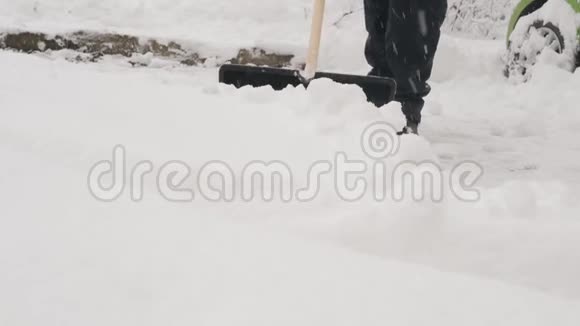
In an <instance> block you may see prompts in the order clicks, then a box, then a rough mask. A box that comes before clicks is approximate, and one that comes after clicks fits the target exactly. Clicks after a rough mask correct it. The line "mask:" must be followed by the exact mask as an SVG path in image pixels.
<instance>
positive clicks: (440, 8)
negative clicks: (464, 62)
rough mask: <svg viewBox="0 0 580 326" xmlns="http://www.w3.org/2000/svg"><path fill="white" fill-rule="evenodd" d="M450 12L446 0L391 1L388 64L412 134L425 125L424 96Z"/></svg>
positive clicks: (387, 34) (387, 38) (387, 49)
mask: <svg viewBox="0 0 580 326" xmlns="http://www.w3.org/2000/svg"><path fill="white" fill-rule="evenodd" d="M446 11H447V1H446V0H390V2H389V10H388V14H389V16H388V18H387V20H388V25H387V28H386V31H385V33H386V37H385V46H386V51H385V55H386V61H387V66H388V67H389V68H390V70H391V73H392V74H393V77H394V78H395V79H396V80H397V84H398V90H397V93H398V97H399V98H401V97H402V98H403V113H404V114H405V116H406V117H407V127H408V128H409V129H410V130H408V131H410V132H414V133H416V132H417V128H418V125H419V124H420V123H421V110H422V109H423V105H424V101H423V97H424V96H426V95H427V94H428V93H429V91H430V87H429V85H428V84H427V81H428V80H429V78H430V77H431V70H432V68H433V59H434V57H435V52H436V50H437V45H438V43H439V38H440V35H441V25H442V24H443V20H444V19H445V14H446Z"/></svg>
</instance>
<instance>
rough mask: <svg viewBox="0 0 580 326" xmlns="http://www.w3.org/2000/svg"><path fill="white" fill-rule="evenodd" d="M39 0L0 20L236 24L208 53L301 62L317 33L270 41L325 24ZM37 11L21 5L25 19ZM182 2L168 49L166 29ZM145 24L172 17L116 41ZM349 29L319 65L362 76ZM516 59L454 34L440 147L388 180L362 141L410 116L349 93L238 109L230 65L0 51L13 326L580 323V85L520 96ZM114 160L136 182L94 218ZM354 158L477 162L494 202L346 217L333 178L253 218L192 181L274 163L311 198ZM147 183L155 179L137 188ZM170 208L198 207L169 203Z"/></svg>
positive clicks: (407, 152)
mask: <svg viewBox="0 0 580 326" xmlns="http://www.w3.org/2000/svg"><path fill="white" fill-rule="evenodd" d="M37 3H38V4H39V6H40V7H39V8H38V9H37V11H36V12H37V14H36V15H38V16H37V18H38V19H28V20H27V21H26V19H24V18H22V17H24V16H25V15H24V16H22V15H20V16H19V15H17V14H14V15H10V14H8V12H7V11H2V12H1V14H2V15H5V16H6V17H8V18H10V19H12V20H2V22H3V23H4V24H6V25H7V26H8V27H10V28H17V27H23V26H24V25H26V27H31V26H36V27H37V28H39V29H44V28H45V27H46V28H47V30H46V31H47V32H48V31H50V32H55V31H56V30H57V29H58V28H68V27H70V26H75V24H76V23H79V24H81V23H82V24H86V25H85V27H89V26H91V25H92V27H93V28H95V29H100V28H104V29H109V28H111V29H115V28H117V27H122V28H134V29H135V30H136V31H137V32H138V33H140V34H141V35H146V34H148V33H149V32H151V31H157V32H159V33H160V34H163V35H166V36H168V37H169V36H170V35H173V36H176V35H186V31H187V29H186V28H185V27H186V26H193V25H190V24H199V26H198V27H200V28H201V27H203V26H205V25H202V23H201V22H208V21H209V19H208V17H214V18H215V17H223V19H220V20H218V19H214V20H215V21H213V22H211V23H210V24H209V25H207V26H208V29H206V30H205V31H211V32H207V34H203V33H201V34H196V35H195V36H193V37H198V35H203V36H202V37H204V39H199V41H200V42H202V41H203V40H208V41H212V42H213V41H215V42H218V43H219V42H223V44H225V45H228V43H227V42H228V40H232V39H236V40H237V41H240V42H254V41H256V42H260V41H262V40H268V42H270V40H273V41H272V42H277V43H278V44H293V46H302V43H301V42H302V40H301V38H302V37H303V36H302V35H301V33H302V31H300V30H296V29H288V30H287V33H282V34H280V33H277V31H276V30H275V28H274V26H277V27H280V26H282V25H283V26H285V27H288V26H291V25H292V26H296V25H300V24H306V21H307V19H306V16H307V15H308V14H307V13H304V12H303V11H302V12H301V13H299V11H300V10H299V9H297V8H298V7H300V6H301V5H303V6H304V7H306V6H307V5H308V6H309V1H300V2H293V3H294V4H295V5H294V6H290V3H289V2H288V3H287V5H286V6H284V5H282V4H281V3H283V2H272V1H261V0H254V1H250V2H247V3H245V6H239V5H238V6H234V5H232V3H231V2H229V5H228V6H225V2H215V1H213V2H211V1H207V2H202V1H199V2H197V1H196V2H195V3H193V2H189V3H186V2H179V1H166V2H162V1H134V2H131V1H117V2H113V1H99V2H96V1H93V2H90V6H89V5H88V4H87V3H88V2H87V1H78V2H70V3H67V4H65V3H63V2H61V1H52V2H51V1H38V2H37ZM212 3H213V4H214V5H213V7H212ZM221 3H224V6H222V7H220V6H219V4H221ZM31 4H33V1H18V2H14V1H10V2H6V6H7V7H8V8H11V9H14V10H15V12H17V13H22V12H23V11H18V10H21V9H22V8H28V7H27V6H28V5H31ZM49 4H50V6H49ZM202 4H204V6H202ZM350 4H351V2H348V1H337V2H329V5H330V7H331V8H335V9H336V8H338V7H340V6H345V8H346V7H348V6H349V5H350ZM73 5H75V6H76V7H75V6H73ZM178 5H182V7H181V12H182V13H181V14H180V15H177V16H175V17H174V21H175V24H174V25H173V27H174V28H175V30H173V31H170V28H171V26H169V25H168V24H165V23H162V21H165V20H167V21H169V19H168V17H169V16H171V15H175V12H173V11H174V10H176V9H175V8H177V7H176V6H178ZM42 6H44V7H42ZM67 6H71V7H67ZM139 6H143V8H155V9H157V10H158V16H157V15H152V17H153V16H154V17H157V18H156V19H158V20H151V25H147V24H146V23H145V22H146V21H147V20H143V25H137V24H134V22H135V21H133V22H131V21H126V22H125V23H126V25H125V26H120V25H114V23H113V21H116V22H117V23H121V22H122V20H120V19H118V17H125V16H123V15H126V14H127V13H131V12H132V11H131V10H133V9H134V8H137V7H139ZM148 6H149V7H148ZM164 6H165V7H164ZM43 8H44V9H43ZM63 8H68V9H67V10H69V11H70V13H69V14H68V16H67V17H66V19H65V18H63V19H62V20H58V24H59V26H57V23H56V21H54V20H52V17H55V16H51V14H49V13H51V12H52V13H62V12H63V11H62V10H63ZM71 8H73V9H74V10H72V9H71ZM164 8H165V9H166V11H163V9H164ZM187 8H189V10H186V9H187ZM251 8H260V10H263V11H262V12H258V13H256V12H253V11H252V10H251ZM341 8H342V7H341ZM193 9H197V10H193ZM335 9H332V10H335ZM123 10H125V11H123ZM332 10H331V12H335V13H336V12H338V11H332ZM170 11H172V12H173V13H172V14H171V15H170V14H169V12H170ZM236 11H237V15H236ZM246 11H247V13H250V12H251V15H247V16H244V15H243V14H244V13H246ZM79 12H80V13H79ZM143 12H151V13H152V12H153V11H148V10H144V11H143ZM188 13H189V14H188ZM210 13H212V14H211V15H210ZM89 15H94V16H93V18H94V19H88V17H89ZM115 15H117V16H115ZM164 15H167V16H164ZM197 15H199V16H197ZM30 17H34V16H28V18H30ZM62 17H64V16H62ZM115 17H117V18H115ZM139 17H140V16H139V15H137V14H136V15H135V17H134V19H135V20H138V19H141V18H139ZM191 17H198V18H199V19H198V20H197V21H196V20H195V19H192V18H191ZM281 17H286V19H287V20H282V19H281ZM108 19H110V21H107V20H108ZM345 19H346V20H345ZM345 19H343V20H341V22H340V23H339V24H338V27H336V28H334V29H333V28H327V29H325V40H332V41H336V42H331V41H326V42H325V47H324V49H323V61H322V64H323V67H325V69H331V70H336V71H345V72H364V71H366V70H367V69H368V67H367V66H366V64H365V61H364V58H363V53H362V46H363V44H364V31H363V27H362V21H361V17H360V15H359V16H354V15H351V16H348V17H346V18H345ZM331 21H332V20H330V21H329V22H331ZM51 24H52V25H51ZM212 24H213V25H212ZM237 24H240V26H247V27H248V29H247V30H245V31H243V30H240V29H239V28H236V26H238V25H237ZM218 25H219V26H222V27H223V28H224V29H223V30H221V31H222V33H219V32H215V31H216V29H214V28H217V27H216V26H218ZM50 26H52V27H50ZM345 27H348V28H345ZM351 27H352V28H351ZM302 28H303V29H306V28H307V26H303V27H302ZM217 30H219V29H217ZM174 32H175V33H174ZM179 33H183V34H179ZM257 35H261V36H260V37H257ZM212 36H213V37H212ZM193 37H192V38H193ZM238 37H239V39H238ZM210 39H211V40H210ZM214 44H215V43H214ZM272 44H273V43H272ZM298 44H300V45H298ZM503 51H504V43H503V42H502V41H474V40H466V39H458V38H454V37H450V36H447V35H446V36H444V37H443V39H442V42H441V45H440V49H439V52H438V55H437V59H436V65H435V66H436V68H435V71H434V74H433V80H432V86H433V93H432V94H431V95H430V96H429V97H428V98H427V106H426V108H425V118H424V123H423V125H422V127H421V133H422V136H421V137H416V136H405V137H402V138H400V139H399V141H400V143H399V144H398V145H399V150H398V151H397V152H396V153H393V155H392V156H390V157H388V158H386V159H380V160H378V161H377V160H375V159H371V158H370V157H369V156H368V155H367V154H368V153H366V154H365V151H364V148H361V145H362V144H361V135H362V134H364V132H363V131H364V130H365V128H367V127H369V126H372V125H374V124H376V123H383V124H384V123H388V124H389V125H391V126H392V127H393V128H399V127H401V126H402V125H403V123H404V118H403V116H402V115H401V113H400V105H399V104H396V103H393V104H389V105H387V106H385V107H383V108H381V109H376V108H374V107H373V106H372V105H370V104H368V103H366V102H365V98H364V95H363V94H362V92H361V91H360V90H359V89H357V88H356V87H353V86H343V85H337V84H333V83H331V82H330V81H327V80H320V81H316V82H314V83H313V84H312V85H311V87H310V88H309V89H308V90H304V89H302V88H289V89H286V90H284V91H282V92H274V91H272V90H271V89H268V88H261V89H242V90H236V89H234V88H232V87H229V86H224V85H218V84H217V81H216V79H217V78H216V77H217V69H216V68H192V67H183V66H179V65H176V64H174V63H168V62H162V61H159V60H157V59H151V58H149V59H148V60H144V62H146V63H147V64H148V67H144V68H139V69H135V68H132V67H131V66H130V65H129V64H128V63H126V62H125V61H122V60H120V59H118V58H114V57H105V58H103V59H102V60H101V61H100V62H98V63H92V64H73V63H70V62H68V61H67V58H70V57H71V56H72V55H74V54H71V53H70V52H59V53H50V54H41V55H34V56H28V55H24V54H17V53H11V52H0V71H2V74H0V115H1V116H2V117H3V118H2V119H0V157H2V160H0V169H1V171H3V172H2V173H1V174H0V198H2V200H1V204H0V207H1V214H0V262H1V263H0V289H1V291H0V324H1V325H18V326H20V325H26V326H29V325H30V326H32V325H39V324H42V325H47V326H50V325H119V326H127V325H159V324H168V325H232V324H236V325H317V326H320V325H355V324H356V325H358V324H361V325H391V324H392V325H445V326H454V325H509V326H516V325H517V326H528V325H538V326H544V325H578V324H579V323H580V303H579V300H580V282H579V281H578V275H580V221H579V220H578V216H580V214H579V213H580V202H578V200H577V197H578V196H577V194H578V193H579V191H580V169H579V167H578V161H579V160H580V143H579V141H578V139H580V138H579V137H580V134H579V133H580V112H579V111H578V110H577V108H578V103H580V93H578V90H579V89H580V73H578V72H576V73H570V72H567V71H564V70H561V69H558V68H556V67H553V66H551V65H547V64H544V63H543V62H540V64H539V66H538V67H537V69H536V71H535V72H534V77H533V78H532V79H531V80H530V82H528V83H526V84H522V85H512V84H510V83H509V82H508V81H506V80H505V79H504V78H503V76H502V74H501V70H502V66H503V64H502V62H501V55H502V54H503ZM118 145H120V146H122V148H123V149H124V151H125V159H126V160H125V165H124V166H125V170H124V172H125V173H124V174H123V173H121V174H119V175H117V176H116V177H118V178H119V179H116V178H113V177H112V176H110V175H109V177H106V178H103V179H104V180H102V181H103V185H105V186H106V185H109V184H111V182H113V181H114V180H124V181H125V183H122V184H124V185H125V188H123V189H122V190H123V191H122V192H121V194H120V196H119V197H118V198H117V199H116V200H113V201H112V202H104V201H101V200H97V199H96V198H94V197H93V195H92V194H91V191H92V188H91V187H90V185H89V180H90V171H91V168H93V167H95V166H97V165H98V164H101V163H103V162H105V163H106V161H111V160H112V159H113V150H114V148H121V147H116V146H118ZM379 145H380V143H379ZM339 155H346V156H347V157H348V158H349V159H350V160H359V161H360V162H362V163H366V164H374V163H377V162H379V163H384V164H386V166H387V167H389V168H392V167H393V166H396V165H400V164H402V163H405V162H415V163H419V162H429V163H431V164H433V165H435V166H436V167H438V168H440V169H441V174H442V175H443V176H444V177H445V178H447V177H449V176H450V175H452V174H453V171H454V169H455V168H456V167H458V166H461V165H462V163H468V162H471V163H474V162H475V163H477V166H479V167H481V168H483V176H482V177H481V179H479V180H478V181H477V182H476V184H475V187H474V189H472V190H477V192H478V193H479V199H478V200H476V201H465V200H460V198H459V197H458V196H457V194H456V193H453V189H454V188H453V183H451V182H449V183H447V182H446V183H445V185H444V186H443V187H442V190H443V198H441V200H432V199H431V198H429V197H430V196H429V195H433V193H429V192H428V191H427V190H429V189H428V188H423V190H425V192H426V193H425V194H426V195H427V196H426V198H423V199H422V200H420V199H419V200H416V199H414V198H412V197H405V198H403V199H404V200H401V201H399V200H397V199H396V198H393V193H392V192H393V191H396V190H397V189H402V188H404V187H403V186H404V185H405V184H404V183H398V182H397V180H396V179H393V180H390V181H391V182H392V186H393V187H392V188H390V189H389V190H388V191H387V196H386V197H385V198H384V199H383V200H379V201H377V200H374V198H372V196H371V194H370V193H367V194H366V196H364V197H363V198H361V199H359V200H354V201H352V202H349V201H346V200H342V199H341V198H340V196H337V193H336V191H337V189H336V187H335V182H336V181H335V180H334V179H333V175H331V174H330V175H324V176H323V177H321V178H320V179H319V180H318V181H319V185H320V191H319V192H318V193H317V194H316V196H315V198H312V199H311V200H308V201H299V200H290V201H289V202H284V201H283V200H280V199H275V200H273V201H271V202H265V201H262V200H259V199H254V200H249V201H247V200H243V198H241V197H240V188H239V187H233V189H234V190H235V192H234V193H233V195H234V200H233V201H231V202H213V201H211V200H208V199H207V198H205V197H204V196H203V195H202V192H201V190H200V189H198V187H197V183H196V179H199V175H200V174H199V172H200V171H203V170H204V166H205V165H206V164H208V163H212V162H213V163H215V162H223V163H227V164H228V166H229V167H230V168H231V170H232V171H233V172H234V175H235V176H236V177H238V176H239V175H240V174H241V173H242V171H243V170H244V167H247V166H248V164H249V163H252V162H254V163H255V162H278V163H283V164H286V165H287V166H288V167H290V168H291V171H292V172H293V178H292V179H290V181H292V185H293V186H294V187H295V189H299V188H300V187H302V186H305V180H306V177H307V176H308V175H309V172H310V171H309V168H310V167H311V166H312V164H313V163H314V162H320V161H328V162H334V161H333V160H335V159H336V158H337V157H338V156H339ZM99 162H101V163H99ZM179 162H181V163H182V164H185V165H187V167H189V169H190V170H189V171H186V172H189V173H185V174H186V175H188V177H187V178H185V180H184V181H183V182H178V181H179V180H178V179H175V177H176V174H174V175H167V176H166V177H167V178H168V179H170V180H174V182H173V183H170V184H168V185H165V186H167V187H165V188H162V186H161V185H160V184H158V179H159V175H160V172H162V171H164V167H166V166H167V165H168V164H174V165H175V164H177V165H179V164H180V163H179ZM143 164H145V165H143ZM147 164H150V165H151V167H152V171H151V172H149V173H145V174H144V177H143V179H139V178H131V175H132V173H135V171H138V169H137V168H136V167H141V168H143V167H146V166H147ZM99 166H102V164H101V165H99ZM417 172H418V169H415V170H412V173H417ZM123 176H124V178H123ZM178 176H179V173H177V177H178ZM364 177H365V178H367V179H365V180H366V181H369V182H371V181H373V180H376V178H373V176H372V175H365V176H364ZM161 179H163V178H161ZM136 180H137V181H136ZM141 180H142V183H139V182H140V181H141ZM175 180H177V181H175ZM282 180H283V181H284V182H281V183H282V185H283V186H285V187H289V186H291V184H290V183H289V182H285V181H287V180H286V179H282ZM234 181H237V179H236V180H234ZM135 182H137V183H135ZM233 183H234V182H232V184H233ZM113 184H115V183H113ZM369 184H370V183H369ZM212 185H213V186H218V187H219V186H220V184H219V182H218V183H215V184H213V183H212ZM228 185H230V184H229V183H228V182H223V183H222V184H221V186H228ZM351 186H352V185H351ZM451 188H452V189H451ZM263 189H265V187H263V188H262V189H258V190H263ZM188 190H191V191H193V192H189V191H188ZM167 192H169V193H172V194H173V195H176V194H178V195H179V196H180V199H181V201H180V202H176V201H168V200H166V198H164V195H165V194H166V193H167ZM139 194H140V195H142V196H141V197H140V200H132V198H131V197H132V196H137V197H139ZM191 194H193V198H191V197H189V196H190V195H191ZM137 199H139V198H137ZM174 199H175V198H174Z"/></svg>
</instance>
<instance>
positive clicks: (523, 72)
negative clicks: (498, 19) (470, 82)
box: [505, 0, 580, 81]
mask: <svg viewBox="0 0 580 326" xmlns="http://www.w3.org/2000/svg"><path fill="white" fill-rule="evenodd" d="M579 44H580V0H521V1H520V2H519V3H518V5H517V6H516V8H515V10H514V12H513V15H512V17H511V19H510V23H509V29H508V37H507V46H508V54H507V60H506V62H507V65H506V69H505V74H506V76H507V77H510V78H517V79H519V80H521V81H527V80H528V79H529V78H530V76H531V71H530V67H532V66H533V65H534V64H535V63H536V62H537V60H538V57H539V56H540V55H542V54H543V52H544V51H545V50H546V49H550V50H552V51H553V52H555V53H556V54H557V55H556V56H554V58H557V59H555V61H556V64H557V65H558V66H560V67H562V68H564V69H568V70H570V71H573V70H574V69H575V68H576V67H577V66H579V65H580V46H579Z"/></svg>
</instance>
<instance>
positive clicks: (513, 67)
mask: <svg viewBox="0 0 580 326" xmlns="http://www.w3.org/2000/svg"><path fill="white" fill-rule="evenodd" d="M567 46H568V44H566V41H565V38H564V36H563V35H562V32H561V31H560V28H558V27H557V26H556V25H554V24H553V23H551V22H544V21H542V20H536V21H535V22H534V23H532V24H531V25H530V26H529V27H528V29H527V32H526V34H525V35H524V36H523V37H521V38H519V40H517V41H513V42H510V44H509V47H508V55H507V60H506V61H507V64H506V67H505V70H504V73H505V75H506V77H508V78H510V79H511V80H514V81H516V82H526V81H528V80H529V79H530V78H531V70H532V69H531V68H532V67H533V66H534V65H535V64H536V62H537V59H538V56H539V55H540V54H542V52H543V51H544V50H546V49H548V48H550V49H551V50H552V51H554V52H556V53H557V54H559V55H563V56H564V58H563V61H564V63H563V65H564V66H566V67H569V69H570V70H573V69H574V67H575V66H576V57H575V55H574V54H575V53H576V50H575V49H574V51H566V50H567V48H566V47H567Z"/></svg>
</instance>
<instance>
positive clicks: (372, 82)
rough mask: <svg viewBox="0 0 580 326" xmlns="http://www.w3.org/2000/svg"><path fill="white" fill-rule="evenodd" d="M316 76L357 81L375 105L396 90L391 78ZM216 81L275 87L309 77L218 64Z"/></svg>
mask: <svg viewBox="0 0 580 326" xmlns="http://www.w3.org/2000/svg"><path fill="white" fill-rule="evenodd" d="M319 78H328V79H331V80H332V81H334V82H336V83H339V84H347V85H357V86H359V87H360V88H362V90H363V91H364V92H365V94H366V95H367V99H368V100H369V101H370V102H372V103H375V104H376V105H377V106H380V105H384V104H387V103H389V102H391V101H392V100H394V99H395V93H396V91H397V83H396V82H395V80H394V79H391V78H383V77H374V76H358V75H345V74H335V73H327V72H318V73H316V75H315V76H314V79H319ZM219 82H220V83H223V84H227V85H233V86H235V87H237V88H240V87H244V86H252V87H262V86H271V87H272V88H273V89H274V90H277V91H279V90H283V89H284V88H286V87H288V86H294V87H296V86H299V85H304V87H308V82H309V81H307V80H305V79H304V78H303V77H302V76H301V75H300V72H299V71H298V70H291V69H282V68H270V67H256V66H244V65H229V64H228V65H223V66H222V67H221V68H220V72H219Z"/></svg>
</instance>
